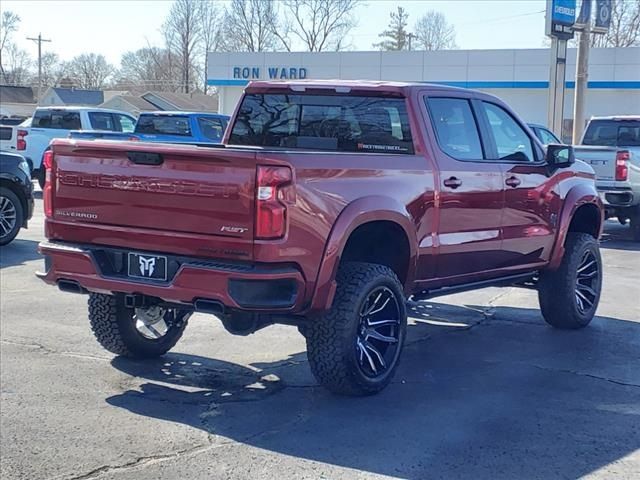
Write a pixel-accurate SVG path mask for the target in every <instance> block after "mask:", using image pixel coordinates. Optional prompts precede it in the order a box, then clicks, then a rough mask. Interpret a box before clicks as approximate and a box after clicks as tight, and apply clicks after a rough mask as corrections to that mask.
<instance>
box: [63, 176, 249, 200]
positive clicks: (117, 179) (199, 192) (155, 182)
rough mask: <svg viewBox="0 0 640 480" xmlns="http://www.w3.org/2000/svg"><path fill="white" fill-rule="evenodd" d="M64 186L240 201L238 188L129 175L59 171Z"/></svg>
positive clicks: (227, 185) (226, 185)
mask: <svg viewBox="0 0 640 480" xmlns="http://www.w3.org/2000/svg"><path fill="white" fill-rule="evenodd" d="M58 181H59V182H60V183H61V184H62V185H70V186H77V187H92V188H106V189H111V190H128V191H134V192H152V193H173V194H178V195H192V196H198V197H211V198H226V199H237V198H238V197H239V188H238V186H236V185H229V184H215V183H206V182H191V181H187V180H175V181H172V180H166V179H162V178H140V177H128V176H125V175H104V174H91V173H75V172H58Z"/></svg>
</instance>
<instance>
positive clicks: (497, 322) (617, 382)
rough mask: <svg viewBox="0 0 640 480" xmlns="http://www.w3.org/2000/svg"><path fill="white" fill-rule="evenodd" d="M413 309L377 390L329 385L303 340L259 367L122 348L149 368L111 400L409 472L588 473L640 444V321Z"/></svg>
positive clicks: (244, 439) (253, 440)
mask: <svg viewBox="0 0 640 480" xmlns="http://www.w3.org/2000/svg"><path fill="white" fill-rule="evenodd" d="M420 307H424V308H420ZM411 311H412V313H411V314H412V316H413V317H414V320H413V325H412V326H410V327H409V336H408V342H407V345H406V347H405V350H404V353H403V359H402V363H401V364H400V367H399V369H398V372H397V374H396V376H395V378H394V381H393V383H392V384H391V385H390V386H389V387H388V388H387V389H386V390H384V391H383V392H382V393H380V394H379V395H376V396H372V397H362V398H345V397H338V396H335V395H332V394H330V393H328V392H326V391H325V390H324V389H322V388H321V387H319V386H317V384H316V382H315V380H314V379H313V377H312V376H311V374H310V372H309V367H308V364H307V362H306V355H305V354H304V352H301V353H297V354H294V355H292V356H290V357H289V358H287V359H283V360H281V361H279V362H274V363H261V364H254V365H250V366H241V365H236V364H233V363H228V362H224V361H221V360H215V359H208V358H203V357H199V356H194V355H188V354H181V353H171V354H168V355H166V356H165V357H163V358H161V359H158V360H153V361H147V362H142V363H134V362H131V361H129V360H126V359H124V358H115V359H114V360H113V361H112V364H113V366H114V367H115V368H117V369H119V370H121V371H122V372H124V373H126V374H128V375H133V376H136V377H139V378H142V379H144V380H143V384H142V385H141V386H140V387H139V390H129V391H126V392H123V393H122V394H119V395H115V396H112V397H110V398H108V399H107V402H108V403H109V404H110V405H113V406H116V407H119V408H123V409H126V410H128V411H130V412H132V413H134V414H137V415H144V416H147V417H150V418H156V419H161V420H165V421H171V422H176V423H179V424H185V425H188V426H191V427H194V428H198V429H202V430H203V431H205V432H207V433H210V434H213V435H216V436H219V437H210V439H211V442H212V445H216V444H220V443H223V442H228V440H227V439H231V440H233V441H235V442H238V443H240V444H242V445H243V446H250V447H255V448H257V449H262V450H264V451H267V452H276V453H280V454H284V455H288V456H292V457H296V458H301V459H306V460H312V461H316V462H321V463H324V464H330V465H336V466H342V467H348V468H352V469H357V470H360V471H364V472H371V473H375V474H383V475H390V476H394V477H401V478H408V479H409V478H410V479H423V478H434V477H436V478H576V477H580V476H583V475H586V474H588V473H590V472H594V471H595V470H598V469H601V468H604V467H606V466H607V465H609V464H611V463H612V462H615V461H618V460H620V459H622V458H623V457H625V456H628V455H629V454H631V453H633V452H634V451H636V450H637V449H638V448H640V422H639V421H638V419H639V418H640V355H638V351H640V324H639V323H636V322H631V321H625V320H617V319H613V318H606V317H599V318H597V319H596V320H594V322H593V324H592V325H591V326H590V328H588V329H585V330H582V331H571V332H562V331H556V330H553V329H551V328H548V327H547V326H546V325H545V324H544V323H543V322H542V319H541V317H540V312H539V311H538V310H534V309H526V308H511V307H495V308H491V309H488V308H487V307H473V306H471V307H456V306H449V305H443V304H438V303H426V304H419V305H412V306H411ZM234 452H235V453H234V454H235V455H246V456H247V459H248V460H247V461H248V462H251V460H250V459H251V458H252V455H253V456H255V455H258V456H257V457H256V458H258V459H259V458H260V456H259V455H264V452H263V453H260V452H261V451H260V450H255V449H252V450H251V451H245V450H238V449H236V450H234ZM200 455H207V454H206V453H205V452H203V453H201V454H200ZM283 459H286V457H283ZM199 460H200V461H205V462H212V461H216V462H219V461H223V459H221V458H220V457H219V456H216V460H213V459H208V458H205V459H203V458H200V459H199ZM190 461H195V460H194V459H191V460H190ZM283 461H285V460H283ZM625 461H626V460H625ZM628 461H629V462H637V461H638V460H637V458H635V459H633V460H628ZM631 470H633V465H632V466H631V469H630V470H629V471H631ZM314 471H316V473H317V474H318V476H320V474H321V473H322V466H321V465H320V466H317V470H314ZM604 472H605V473H604V476H606V475H607V474H606V470H605V471H604ZM237 473H238V476H240V477H242V476H243V473H242V472H237ZM343 473H344V472H343ZM327 475H328V476H329V477H332V476H335V475H333V474H331V473H329V472H328V473H327Z"/></svg>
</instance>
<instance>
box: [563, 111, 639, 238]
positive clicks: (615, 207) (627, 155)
mask: <svg viewBox="0 0 640 480" xmlns="http://www.w3.org/2000/svg"><path fill="white" fill-rule="evenodd" d="M581 144H582V145H580V146H576V147H575V155H576V156H577V158H579V159H580V160H583V161H584V162H586V163H588V164H590V165H591V166H592V167H593V169H594V170H595V172H596V188H597V189H598V192H599V193H600V197H601V198H602V201H603V203H604V208H605V216H606V218H609V217H616V218H617V219H618V221H619V222H620V223H621V224H622V225H625V224H626V223H627V222H629V223H630V224H631V231H632V234H633V238H634V240H636V241H638V242H640V116H637V115H636V116H631V115H627V116H617V117H593V118H592V119H591V120H589V123H588V125H587V128H586V129H585V132H584V135H583V138H582V142H581Z"/></svg>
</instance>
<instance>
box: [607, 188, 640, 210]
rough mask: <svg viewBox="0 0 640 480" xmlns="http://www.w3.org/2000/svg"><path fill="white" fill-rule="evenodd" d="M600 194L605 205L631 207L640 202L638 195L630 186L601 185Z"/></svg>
mask: <svg viewBox="0 0 640 480" xmlns="http://www.w3.org/2000/svg"><path fill="white" fill-rule="evenodd" d="M598 195H599V196H600V199H601V200H602V203H603V204H604V206H605V207H631V206H633V205H635V204H637V203H639V202H640V198H639V197H638V195H636V194H634V192H633V190H631V189H630V188H623V187H621V188H607V187H599V188H598Z"/></svg>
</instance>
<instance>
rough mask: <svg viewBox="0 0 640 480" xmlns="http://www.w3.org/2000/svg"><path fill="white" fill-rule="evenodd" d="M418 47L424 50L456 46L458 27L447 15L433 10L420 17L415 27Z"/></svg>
mask: <svg viewBox="0 0 640 480" xmlns="http://www.w3.org/2000/svg"><path fill="white" fill-rule="evenodd" d="M414 30H415V39H416V43H417V45H416V46H417V47H418V48H420V49H423V50H446V49H452V48H456V29H455V28H454V27H453V25H451V24H450V23H449V22H447V19H446V17H445V16H444V15H443V14H442V13H440V12H436V11H433V10H430V11H428V12H427V13H425V14H424V15H423V16H422V17H420V18H419V19H418V21H417V22H416V25H415V27H414Z"/></svg>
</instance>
